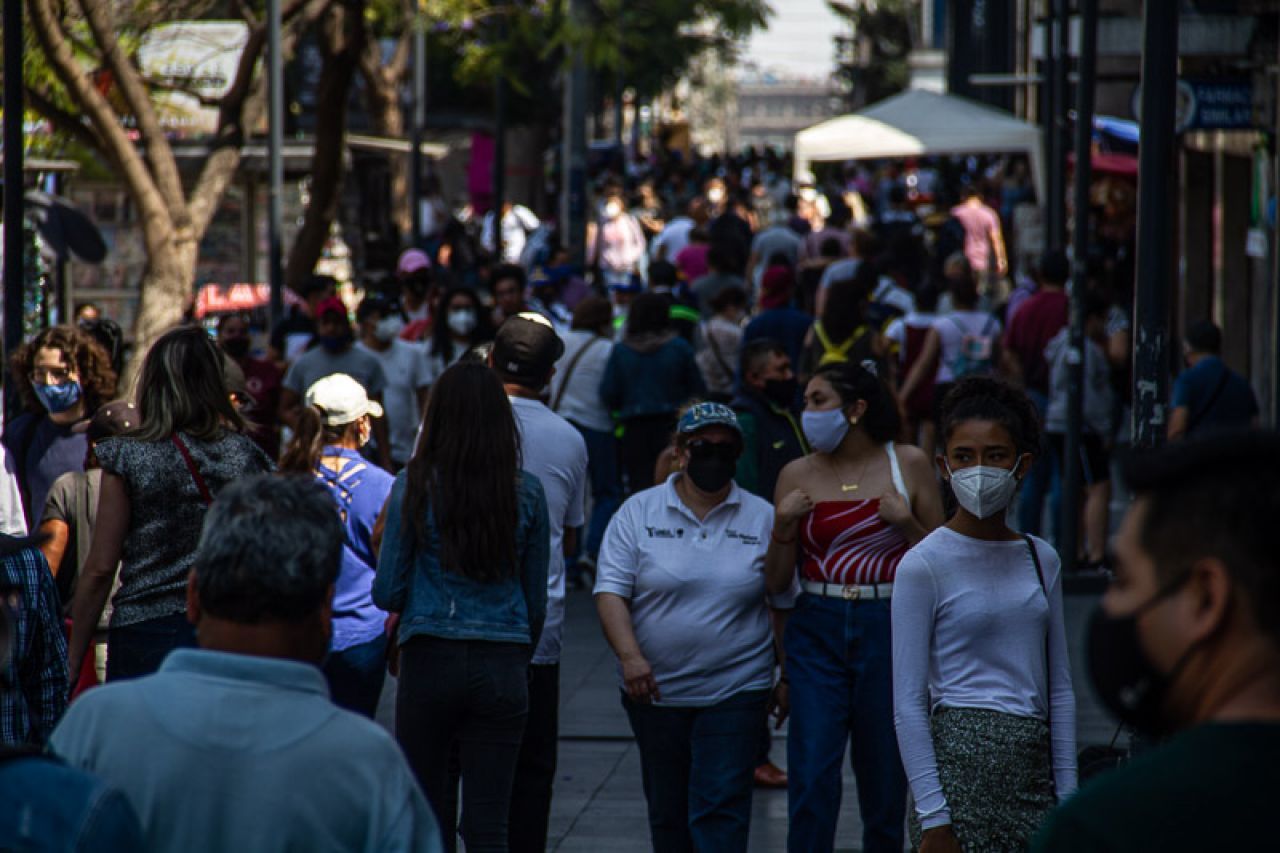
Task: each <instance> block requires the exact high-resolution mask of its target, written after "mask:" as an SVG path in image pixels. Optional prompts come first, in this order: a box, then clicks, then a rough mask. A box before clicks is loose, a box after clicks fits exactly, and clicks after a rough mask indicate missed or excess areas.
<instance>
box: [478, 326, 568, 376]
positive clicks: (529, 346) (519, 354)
mask: <svg viewBox="0 0 1280 853" xmlns="http://www.w3.org/2000/svg"><path fill="white" fill-rule="evenodd" d="M563 354H564V342H563V341H561V340H560V336H559V335H557V334H556V330H555V327H554V326H552V325H551V321H550V320H548V319H547V318H546V317H543V316H542V315H541V314H537V313H535V312H533V311H523V312H521V313H519V314H516V315H515V316H514V317H508V318H507V319H506V321H505V322H504V323H503V324H502V326H500V327H499V328H498V334H497V335H496V336H495V337H494V339H493V350H492V352H491V355H492V357H493V366H494V367H495V368H497V369H498V371H500V372H501V373H505V374H507V375H508V376H511V377H514V378H516V379H530V380H535V381H537V380H542V379H546V377H547V375H548V374H549V373H551V368H553V367H555V363H556V361H557V360H558V359H559V358H560V356H561V355H563Z"/></svg>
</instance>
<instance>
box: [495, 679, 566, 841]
mask: <svg viewBox="0 0 1280 853" xmlns="http://www.w3.org/2000/svg"><path fill="white" fill-rule="evenodd" d="M559 743H560V664H558V663H549V664H533V665H531V666H530V667H529V719H528V722H526V723H525V727H524V740H523V741H522V742H521V744H520V758H519V759H518V760H517V762H516V781H515V787H514V789H513V790H512V794H511V820H510V825H509V826H508V828H507V839H508V841H509V846H510V849H511V853H543V851H545V850H546V849H547V818H548V816H549V815H550V814H551V789H552V786H553V785H554V783H555V779H556V750H557V747H558V746H559Z"/></svg>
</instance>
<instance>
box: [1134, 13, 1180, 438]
mask: <svg viewBox="0 0 1280 853" xmlns="http://www.w3.org/2000/svg"><path fill="white" fill-rule="evenodd" d="M1177 86H1178V4H1176V3H1158V2H1153V0H1148V2H1146V3H1144V4H1143V6H1142V102H1141V109H1142V116H1141V118H1140V134H1141V136H1140V139H1141V141H1140V143H1139V145H1138V247H1137V276H1136V278H1137V281H1136V282H1135V286H1134V306H1133V329H1134V336H1133V445H1134V447H1135V448H1151V447H1158V446H1159V445H1161V444H1163V443H1164V440H1165V432H1166V428H1167V426H1168V424H1167V421H1166V413H1167V411H1168V399H1169V347H1170V336H1169V293H1170V291H1171V289H1172V288H1173V285H1174V281H1175V277H1176V270H1175V268H1174V258H1173V252H1172V248H1171V247H1172V246H1173V245H1174V236H1175V235H1174V224H1175V220H1174V217H1175V216H1176V207H1175V204H1174V197H1173V193H1172V192H1171V189H1172V187H1171V182H1172V179H1173V175H1174V173H1175V166H1176V164H1175V162H1174V154H1175V151H1176V148H1175V146H1176V145H1177V138H1176V137H1175V136H1174V127H1175V114H1176V107H1177Z"/></svg>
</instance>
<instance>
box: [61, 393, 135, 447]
mask: <svg viewBox="0 0 1280 853" xmlns="http://www.w3.org/2000/svg"><path fill="white" fill-rule="evenodd" d="M141 423H142V414H141V413H140V412H139V411H138V407H137V406H135V405H134V404H133V403H130V402H129V401H128V400H112V401H111V402H110V403H103V404H102V406H101V407H100V408H99V409H98V411H96V412H94V413H93V417H92V418H90V419H88V420H86V421H81V422H80V423H78V424H76V425H75V426H73V427H72V428H71V431H72V432H79V433H84V435H85V437H86V438H87V439H89V441H101V440H102V439H104V438H111V436H113V435H123V434H124V433H126V432H128V431H129V430H132V429H137V428H138V426H139V424H141Z"/></svg>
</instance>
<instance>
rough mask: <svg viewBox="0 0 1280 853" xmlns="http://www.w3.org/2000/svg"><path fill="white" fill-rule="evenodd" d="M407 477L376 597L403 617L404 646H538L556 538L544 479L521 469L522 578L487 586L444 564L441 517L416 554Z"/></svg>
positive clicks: (391, 511) (431, 519) (392, 503)
mask: <svg viewBox="0 0 1280 853" xmlns="http://www.w3.org/2000/svg"><path fill="white" fill-rule="evenodd" d="M406 482H407V481H406V479H405V472H403V471H402V472H400V474H399V475H397V476H396V482H395V485H394V486H393V487H392V489H391V497H390V498H389V500H388V503H387V523H386V529H385V531H384V533H383V537H382V550H381V551H380V552H379V553H378V572H377V575H376V576H375V577H374V581H373V600H374V603H376V604H377V605H378V606H379V607H381V608H382V609H383V610H387V611H390V612H394V613H399V614H401V618H400V642H401V643H403V642H405V641H406V640H408V639H409V638H410V637H415V636H417V635H419V634H426V635H428V636H432V637H442V638H444V639H447V640H488V641H491V642H507V643H529V644H531V645H536V644H537V642H538V635H539V634H541V633H542V623H543V621H544V620H545V619H546V613H547V563H548V561H549V553H550V548H551V537H550V532H549V527H548V521H547V498H546V495H545V494H544V493H543V491H542V483H540V482H539V481H538V478H537V477H535V476H533V475H532V474H529V473H528V472H525V471H521V472H520V477H519V481H518V482H517V496H516V497H517V517H516V554H517V558H518V559H519V561H520V566H519V571H518V572H517V573H516V576H515V577H512V578H509V579H507V580H503V581H498V582H496V583H480V582H478V581H474V580H472V579H470V578H468V577H465V576H464V575H462V574H460V573H458V572H455V571H449V570H447V569H446V568H444V566H442V565H441V564H440V534H439V530H438V529H437V526H436V518H435V513H434V512H431V513H429V514H428V516H427V524H426V530H427V542H426V546H425V547H423V548H421V549H419V550H418V551H417V552H416V553H415V552H414V547H413V527H412V524H411V523H409V521H408V520H407V519H406V518H404V513H403V507H404V494H405V488H406Z"/></svg>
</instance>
